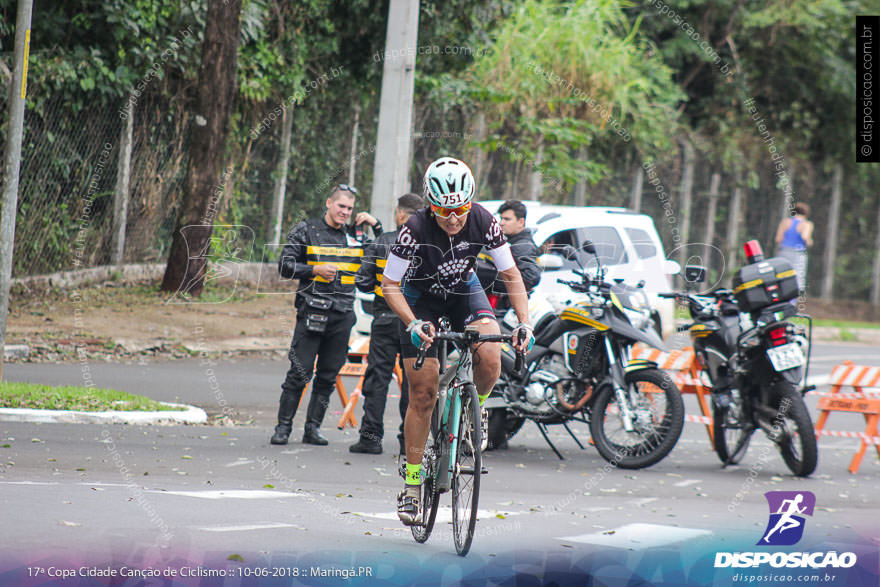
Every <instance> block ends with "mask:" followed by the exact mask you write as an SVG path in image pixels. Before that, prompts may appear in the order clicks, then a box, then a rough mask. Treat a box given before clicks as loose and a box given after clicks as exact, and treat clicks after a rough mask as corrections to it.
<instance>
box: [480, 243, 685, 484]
mask: <svg viewBox="0 0 880 587" xmlns="http://www.w3.org/2000/svg"><path fill="white" fill-rule="evenodd" d="M582 250H583V251H585V252H586V253H588V254H591V255H594V256H595V257H596V261H597V268H596V273H595V277H592V276H591V275H590V274H589V273H587V272H586V271H585V270H584V268H583V265H581V264H580V260H579V259H578V256H577V251H576V250H575V249H574V248H573V247H571V246H566V247H565V248H564V250H563V255H564V256H565V257H566V258H568V259H575V260H576V261H577V263H578V265H579V266H580V267H581V269H580V270H575V274H576V275H578V276H579V277H580V278H581V279H580V280H579V281H577V280H573V281H566V280H563V279H558V280H557V281H558V282H559V283H562V284H564V285H566V286H568V287H569V289H570V290H572V292H574V294H575V295H574V296H573V297H575V298H577V301H575V302H570V304H569V305H567V306H565V307H563V308H562V309H561V310H559V311H554V309H553V307H552V305H551V304H550V302H549V301H548V300H546V299H543V298H542V297H541V296H540V295H539V294H533V295H532V298H531V299H530V302H529V309H530V315H531V316H530V317H531V319H532V324H533V325H534V335H535V339H536V340H535V346H534V347H533V349H532V350H531V352H530V353H529V354H528V355H527V357H526V361H525V365H524V367H523V368H522V369H516V368H515V367H516V366H515V364H514V362H515V359H516V357H515V355H514V352H513V349H512V348H511V347H510V346H509V345H502V347H501V348H502V353H501V378H500V379H499V381H498V383H497V384H496V387H495V389H494V390H493V395H492V396H491V397H490V398H489V399H487V400H486V404H485V407H486V408H487V409H489V410H490V411H489V414H490V416H489V443H490V446H495V447H497V446H499V445H501V444H502V443H503V442H505V441H506V440H507V439H509V438H511V437H512V436H513V435H514V434H516V432H517V431H518V430H519V429H520V428H521V427H522V425H523V423H524V422H525V421H526V420H531V421H533V422H535V424H537V426H538V429H539V430H540V432H541V435H542V436H543V437H544V440H545V441H546V442H547V444H548V445H550V448H552V449H553V452H554V453H556V456H558V457H559V458H560V459H562V458H563V456H562V455H561V454H560V452H559V451H558V450H557V449H556V447H555V446H554V445H553V443H552V442H551V440H550V438H549V437H548V435H547V426H548V425H554V424H561V425H562V426H563V427H564V428H565V430H566V431H567V432H568V433H569V435H570V436H571V437H572V438H573V439H574V440H575V442H576V443H577V445H578V446H579V447H580V448H581V449H583V448H584V446H583V444H582V443H581V442H580V440H578V438H577V436H575V434H574V432H572V430H571V428H570V427H569V423H570V422H573V421H574V422H582V423H584V424H587V425H588V426H589V429H590V434H591V435H592V439H593V443H594V444H595V446H596V448H597V449H598V451H599V454H600V455H601V456H602V458H604V459H605V460H606V461H608V462H610V463H611V464H613V465H614V466H616V467H620V468H623V469H640V468H644V467H649V466H651V465H653V464H655V463H657V462H659V461H660V460H661V459H663V458H664V457H665V456H666V455H667V454H669V452H670V451H671V450H672V448H673V447H674V446H675V443H676V442H678V438H679V436H680V435H681V431H682V426H683V424H684V403H683V401H682V398H681V393H680V391H679V389H678V387H677V386H676V385H675V383H674V382H673V381H672V380H671V379H670V378H669V377H668V376H667V375H666V374H665V373H663V372H662V371H661V370H660V369H658V367H657V364H656V363H653V362H651V361H644V360H630V350H631V348H632V345H633V344H635V343H636V342H642V343H645V344H647V345H650V346H652V347H656V348H658V349H661V350H662V349H664V345H663V341H662V340H661V338H660V336H659V335H658V333H657V332H656V330H655V329H654V324H653V320H652V318H651V308H650V305H649V303H648V298H647V296H646V294H645V292H644V289H643V285H644V284H643V283H640V284H639V286H637V287H633V286H630V285H627V284H625V283H623V280H615V283H608V282H606V281H605V276H606V271H607V268H606V267H604V266H602V264H601V262H600V261H599V257H598V255H597V254H596V249H595V246H594V245H593V244H592V243H590V242H589V241H587V242H586V243H585V244H584V245H583V247H582ZM544 257H549V258H553V257H554V255H545V256H544ZM556 258H557V259H559V261H558V262H559V263H560V264H561V262H562V260H561V258H559V257H556ZM516 323H517V320H516V316H515V314H514V313H513V311H512V310H509V311H508V312H507V314H506V315H505V317H504V319H503V320H502V329H507V330H512V329H513V327H515V326H516Z"/></svg>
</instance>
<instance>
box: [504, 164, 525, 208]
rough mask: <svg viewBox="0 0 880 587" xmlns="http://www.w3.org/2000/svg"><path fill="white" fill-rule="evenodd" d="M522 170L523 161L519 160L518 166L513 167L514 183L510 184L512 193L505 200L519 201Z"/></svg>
mask: <svg viewBox="0 0 880 587" xmlns="http://www.w3.org/2000/svg"><path fill="white" fill-rule="evenodd" d="M521 168H522V160H521V159H517V160H516V165H514V167H513V181H512V182H511V184H510V191H509V192H508V194H507V197H506V198H504V199H505V200H514V199H516V200H518V199H519V170H520V169H521Z"/></svg>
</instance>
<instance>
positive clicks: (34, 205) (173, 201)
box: [0, 89, 188, 277]
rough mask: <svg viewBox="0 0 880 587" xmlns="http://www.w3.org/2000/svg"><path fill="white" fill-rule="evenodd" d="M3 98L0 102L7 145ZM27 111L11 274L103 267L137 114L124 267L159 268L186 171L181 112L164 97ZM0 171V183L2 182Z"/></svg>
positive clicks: (51, 102) (56, 101)
mask: <svg viewBox="0 0 880 587" xmlns="http://www.w3.org/2000/svg"><path fill="white" fill-rule="evenodd" d="M6 94H7V93H6V90H5V89H4V91H3V96H4V98H2V99H0V112H3V113H4V114H3V115H2V116H3V117H4V119H3V120H2V126H0V134H2V140H3V141H4V143H5V133H6V126H7V124H6V120H5V117H6V114H5V112H6V110H7V109H6V98H5V96H6ZM31 100H34V101H35V103H37V104H40V106H39V107H37V108H34V107H32V105H30V104H29V108H28V109H27V110H26V113H25V127H24V140H23V145H22V161H21V172H20V174H21V175H20V188H19V205H18V217H17V219H16V230H15V249H14V255H13V276H15V277H23V276H28V275H37V274H45V273H52V272H56V271H64V270H70V269H76V268H79V267H91V266H95V265H102V264H107V263H109V262H110V251H111V239H112V222H113V195H114V192H115V189H116V182H117V171H118V164H119V157H120V146H121V143H122V135H121V133H122V132H123V130H124V129H125V126H126V124H125V120H124V118H123V117H124V116H126V115H128V114H130V115H133V116H134V127H133V135H132V158H131V179H130V191H129V199H128V214H127V219H126V241H125V252H124V257H123V261H124V262H127V263H131V262H152V261H159V260H164V258H165V255H166V253H167V251H166V247H168V246H169V244H170V242H171V239H170V235H171V231H172V230H173V228H174V221H175V219H176V214H177V209H178V207H179V203H180V191H181V187H182V183H183V179H184V174H185V172H186V157H187V142H188V137H187V136H185V135H184V134H182V133H179V132H176V130H175V129H181V128H187V125H186V118H187V116H188V114H187V113H186V112H185V111H184V110H183V108H182V107H179V106H177V107H176V105H175V104H174V102H173V100H172V99H169V98H168V97H164V96H161V95H152V96H144V97H143V98H142V99H141V100H140V101H139V102H138V105H137V108H135V109H132V110H127V111H122V110H120V111H113V112H108V111H107V109H106V108H99V107H88V106H87V107H85V108H76V107H75V106H74V105H71V104H70V103H69V101H68V100H66V99H65V96H63V95H55V96H49V97H47V98H46V99H45V100H41V99H40V96H32V97H31ZM2 179H3V178H2V170H0V182H2Z"/></svg>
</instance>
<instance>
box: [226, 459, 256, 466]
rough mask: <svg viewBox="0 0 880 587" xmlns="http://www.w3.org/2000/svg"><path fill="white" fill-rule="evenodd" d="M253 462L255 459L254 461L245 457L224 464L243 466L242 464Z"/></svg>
mask: <svg viewBox="0 0 880 587" xmlns="http://www.w3.org/2000/svg"><path fill="white" fill-rule="evenodd" d="M253 463H254V461H252V460H250V459H244V460H238V461H233V462H231V463H226V464H225V465H223V466H224V467H239V466H241V465H250V464H253Z"/></svg>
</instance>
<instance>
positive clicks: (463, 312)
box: [400, 276, 495, 359]
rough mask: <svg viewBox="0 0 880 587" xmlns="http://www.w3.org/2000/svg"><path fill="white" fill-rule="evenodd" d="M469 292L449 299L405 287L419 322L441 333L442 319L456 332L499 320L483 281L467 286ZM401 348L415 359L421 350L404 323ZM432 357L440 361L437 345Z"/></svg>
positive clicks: (472, 280)
mask: <svg viewBox="0 0 880 587" xmlns="http://www.w3.org/2000/svg"><path fill="white" fill-rule="evenodd" d="M466 287H467V289H466V290H465V291H463V292H461V293H457V294H451V295H450V296H449V297H448V298H447V299H445V300H444V299H442V298H437V297H434V296H431V295H428V294H425V293H422V292H421V291H419V290H417V289H416V288H414V287H407V286H406V285H404V287H403V295H404V296H405V297H406V301H407V302H409V307H410V309H412V311H413V314H415V316H416V318H418V319H419V320H426V321H428V322H431V323H432V324H433V325H434V328H435V329H439V327H440V324H439V321H440V318H442V317H443V316H445V317H446V318H448V319H449V323H450V328H451V329H452V330H453V331H454V332H461V331H462V330H464V327H465V326H467V325H468V324H470V323H472V322H476V321H477V320H480V319H484V318H485V319H489V320H493V321H494V320H495V311H494V310H493V309H492V305H491V304H489V300H488V298H486V292H485V291H483V288H482V286H481V285H480V281H479V280H478V279H477V278H476V276H473V278H472V279H471V280H470V281H468V283H467V284H466ZM400 324H401V326H400V348H401V352H402V353H403V357H404V358H406V359H414V358H416V357H417V356H418V354H419V349H418V348H416V347H415V346H413V343H412V340H411V338H410V333H409V332H407V331H406V325H405V324H403V323H402V322H401V323H400ZM428 356H429V357H434V358H436V357H437V345H436V344H435V345H432V346H431V348H429V349H428Z"/></svg>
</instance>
